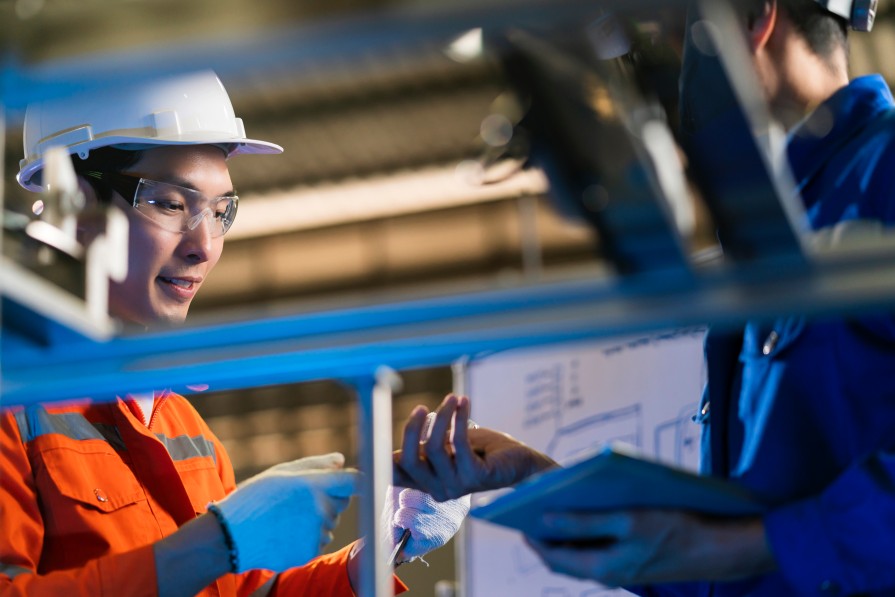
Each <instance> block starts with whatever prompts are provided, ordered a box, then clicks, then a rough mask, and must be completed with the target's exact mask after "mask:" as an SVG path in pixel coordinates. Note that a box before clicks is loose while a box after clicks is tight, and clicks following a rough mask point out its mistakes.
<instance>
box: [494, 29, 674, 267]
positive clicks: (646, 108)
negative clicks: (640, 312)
mask: <svg viewBox="0 0 895 597" xmlns="http://www.w3.org/2000/svg"><path fill="white" fill-rule="evenodd" d="M600 39H601V41H605V42H606V43H603V44H596V45H595V46H594V45H591V44H589V43H587V42H588V41H589V40H587V39H572V40H569V39H566V40H563V41H562V42H560V41H558V40H556V39H547V38H541V37H538V36H536V35H534V34H531V33H528V32H523V31H519V30H514V31H510V32H508V33H507V34H506V35H505V36H503V37H502V38H501V39H499V40H497V41H496V43H497V44H498V45H499V46H501V50H502V56H503V66H504V69H505V72H506V74H507V76H508V78H509V81H510V83H511V85H512V86H513V87H514V88H515V89H516V91H517V93H518V94H519V95H520V96H521V97H523V98H525V102H524V103H526V104H527V106H528V109H527V112H526V114H525V116H524V118H523V119H522V121H521V122H520V123H519V127H520V128H521V129H523V130H524V131H525V133H526V134H527V136H528V137H529V138H530V144H531V147H530V160H531V163H532V164H534V165H537V166H539V167H541V168H542V169H543V170H544V171H545V173H546V174H547V176H548V178H549V180H550V194H551V198H552V199H553V200H554V202H555V203H556V206H557V208H558V209H559V211H560V212H562V213H564V214H567V215H572V216H576V217H580V218H581V219H583V220H585V221H587V222H588V223H590V224H591V225H592V226H593V227H594V229H595V230H596V232H597V234H598V235H599V246H600V249H601V251H603V252H604V253H605V254H606V256H607V257H608V258H609V259H610V260H611V262H612V263H613V265H614V266H615V268H616V270H617V271H618V272H619V273H621V274H653V273H675V274H686V273H687V272H688V271H689V265H688V258H687V251H686V249H685V248H684V241H683V239H682V235H681V232H680V230H679V229H678V227H677V225H676V223H675V217H674V212H673V205H672V203H671V202H672V200H673V199H672V197H671V196H670V195H671V194H672V193H676V192H678V190H679V189H674V188H671V187H673V185H669V184H668V181H667V180H663V178H662V177H661V176H660V173H659V171H658V169H657V163H656V158H657V157H658V155H657V154H656V153H652V152H651V150H654V149H656V148H657V147H658V146H659V144H661V141H660V140H659V137H661V136H662V135H663V134H664V138H665V140H667V141H668V143H667V144H666V145H665V146H664V147H663V148H662V149H664V148H665V147H668V148H673V142H672V141H671V139H672V136H671V134H670V132H669V131H668V129H667V127H666V125H665V123H664V121H663V117H662V112H661V110H658V109H656V106H655V105H651V104H650V103H648V102H646V101H645V100H644V98H643V97H642V96H640V95H639V94H637V93H636V92H635V90H634V89H633V88H632V85H631V83H632V80H631V79H630V77H628V76H627V73H625V72H624V71H623V70H619V68H620V64H618V63H616V61H617V60H619V59H620V58H619V57H620V56H623V55H624V54H625V53H627V47H625V34H624V31H622V30H621V29H613V30H611V31H610V33H609V34H608V35H607V34H605V33H604V34H603V35H602V36H601V38H600ZM594 48H596V50H597V52H600V53H602V56H601V57H602V59H603V61H604V64H603V65H602V68H597V67H595V65H594V58H593V56H592V55H591V52H592V51H593V49H594ZM601 57H597V58H596V60H600V58H601ZM651 143H652V144H653V147H650V144H651ZM661 157H662V159H665V160H669V161H671V162H672V163H673V162H674V161H675V160H677V159H678V158H677V155H676V154H675V153H674V151H673V149H672V151H671V153H670V154H669V153H667V152H665V153H663V154H662V156H661ZM677 170H678V171H680V165H679V162H678V167H677ZM685 277H686V276H685Z"/></svg>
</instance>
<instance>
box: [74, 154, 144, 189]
mask: <svg viewBox="0 0 895 597" xmlns="http://www.w3.org/2000/svg"><path fill="white" fill-rule="evenodd" d="M141 157H143V150H129V149H118V148H117V147H100V148H98V149H92V150H90V154H89V155H88V156H87V157H86V158H81V157H80V156H79V155H77V154H75V155H73V156H72V164H73V165H74V168H75V173H76V174H78V175H79V176H81V178H83V179H84V180H86V181H87V182H88V183H90V186H92V187H93V190H94V191H95V192H96V197H97V199H99V201H100V202H102V203H111V202H112V192H113V190H112V187H110V186H109V185H108V184H107V183H106V182H104V181H102V180H97V179H96V178H94V177H92V176H86V175H85V173H86V172H88V171H90V170H96V171H98V172H115V173H117V172H125V171H127V170H128V169H129V168H130V167H131V166H133V165H134V164H136V163H137V162H139V161H140V158H141Z"/></svg>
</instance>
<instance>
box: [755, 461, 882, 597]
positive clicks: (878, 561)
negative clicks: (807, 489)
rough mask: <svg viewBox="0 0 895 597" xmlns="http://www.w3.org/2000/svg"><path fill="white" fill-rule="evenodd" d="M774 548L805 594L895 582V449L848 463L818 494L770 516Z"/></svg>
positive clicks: (846, 592) (871, 588)
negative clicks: (831, 482)
mask: <svg viewBox="0 0 895 597" xmlns="http://www.w3.org/2000/svg"><path fill="white" fill-rule="evenodd" d="M765 525H766V532H767V536H768V540H769V542H770V544H771V549H772V551H773V552H774V555H775V556H776V558H777V561H778V563H779V565H780V569H781V572H782V573H783V575H784V576H785V577H786V579H787V581H788V582H789V583H790V584H792V586H793V587H795V588H796V589H797V590H798V591H799V592H800V593H802V594H809V595H810V594H818V593H819V592H827V591H829V592H830V593H831V594H844V595H852V594H859V593H864V592H870V591H878V590H882V589H891V588H892V587H895V532H893V529H895V454H891V453H879V454H875V455H873V456H871V457H869V458H867V459H865V460H863V461H861V462H859V463H856V464H855V465H853V466H852V467H850V468H849V469H847V470H846V471H845V472H844V473H843V474H842V475H840V477H839V478H838V479H837V480H836V481H835V482H834V483H833V484H832V485H830V486H829V487H828V488H827V489H826V490H825V491H824V492H823V493H821V494H820V495H818V496H815V497H812V498H809V499H806V500H802V501H798V502H795V503H792V504H788V505H785V506H782V507H780V508H776V509H774V510H772V511H771V512H770V513H769V514H767V515H766V517H765Z"/></svg>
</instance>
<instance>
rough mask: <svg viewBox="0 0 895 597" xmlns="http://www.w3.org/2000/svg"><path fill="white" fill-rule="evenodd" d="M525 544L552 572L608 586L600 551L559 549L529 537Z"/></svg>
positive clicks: (559, 547)
mask: <svg viewBox="0 0 895 597" xmlns="http://www.w3.org/2000/svg"><path fill="white" fill-rule="evenodd" d="M525 542H526V543H527V544H528V546H529V547H531V549H532V550H534V552H535V553H536V554H537V555H538V557H539V558H541V561H543V562H544V565H545V566H547V567H548V568H549V569H550V570H552V571H553V572H556V573H558V574H565V575H566V576H571V577H573V578H580V579H589V580H596V581H598V582H602V583H604V584H609V583H607V578H606V574H605V571H604V570H605V567H606V564H605V563H604V562H603V557H602V556H603V553H602V552H601V551H600V550H581V549H573V548H569V547H561V546H557V545H555V544H552V543H547V542H543V541H538V540H535V539H531V538H529V537H526V538H525Z"/></svg>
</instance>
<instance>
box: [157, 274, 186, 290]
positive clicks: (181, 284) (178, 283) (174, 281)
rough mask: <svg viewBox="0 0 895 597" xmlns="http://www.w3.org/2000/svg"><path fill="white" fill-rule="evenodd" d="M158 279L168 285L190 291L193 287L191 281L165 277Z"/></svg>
mask: <svg viewBox="0 0 895 597" xmlns="http://www.w3.org/2000/svg"><path fill="white" fill-rule="evenodd" d="M159 279H160V280H161V281H162V282H167V283H168V284H172V285H174V286H177V287H178V288H184V289H190V288H192V287H193V281H192V280H185V279H183V278H166V277H165V276H159Z"/></svg>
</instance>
